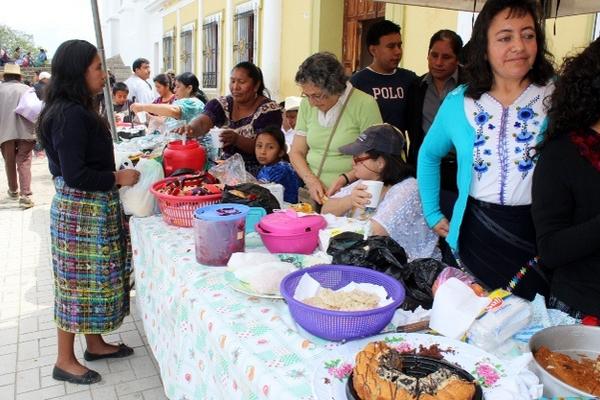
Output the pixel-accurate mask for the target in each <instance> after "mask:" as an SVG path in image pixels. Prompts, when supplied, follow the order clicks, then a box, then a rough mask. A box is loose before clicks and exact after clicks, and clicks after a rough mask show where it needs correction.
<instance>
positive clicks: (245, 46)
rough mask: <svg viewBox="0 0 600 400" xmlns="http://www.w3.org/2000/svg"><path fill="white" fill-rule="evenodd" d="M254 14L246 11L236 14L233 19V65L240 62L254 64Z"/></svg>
mask: <svg viewBox="0 0 600 400" xmlns="http://www.w3.org/2000/svg"><path fill="white" fill-rule="evenodd" d="M254 22H255V14H254V11H246V12H243V13H240V14H236V15H235V17H234V23H235V28H234V42H233V61H234V63H235V64H237V63H239V62H241V61H250V62H252V63H253V62H254V61H255V60H254V43H255V37H254V34H255V26H254Z"/></svg>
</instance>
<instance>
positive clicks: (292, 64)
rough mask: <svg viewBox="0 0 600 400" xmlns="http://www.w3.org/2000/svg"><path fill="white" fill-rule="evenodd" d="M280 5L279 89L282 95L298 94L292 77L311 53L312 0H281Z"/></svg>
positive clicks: (298, 90) (298, 91)
mask: <svg viewBox="0 0 600 400" xmlns="http://www.w3.org/2000/svg"><path fill="white" fill-rule="evenodd" d="M282 6H283V8H282V10H281V14H282V21H281V23H282V30H281V35H282V37H281V61H280V62H281V76H280V81H279V89H280V92H281V95H282V97H287V96H298V95H299V94H300V89H298V86H297V85H296V83H295V82H294V77H295V76H296V71H298V66H299V65H300V64H301V63H302V61H304V59H305V58H306V57H308V56H309V55H310V54H312V40H311V39H312V25H313V21H312V14H313V0H283V4H282Z"/></svg>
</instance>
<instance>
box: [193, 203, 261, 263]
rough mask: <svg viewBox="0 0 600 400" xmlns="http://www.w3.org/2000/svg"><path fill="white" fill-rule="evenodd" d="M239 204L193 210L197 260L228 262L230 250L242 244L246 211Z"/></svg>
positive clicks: (240, 248) (240, 249)
mask: <svg viewBox="0 0 600 400" xmlns="http://www.w3.org/2000/svg"><path fill="white" fill-rule="evenodd" d="M249 209H250V207H248V206H245V205H242V204H230V203H223V204H213V205H210V206H206V207H201V208H198V209H197V210H196V211H194V243H195V247H196V260H197V261H198V262H199V263H200V264H204V265H221V266H224V265H227V262H228V261H229V258H230V257H231V254H233V253H236V252H243V251H244V247H245V228H246V215H247V214H248V211H249Z"/></svg>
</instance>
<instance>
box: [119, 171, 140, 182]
mask: <svg viewBox="0 0 600 400" xmlns="http://www.w3.org/2000/svg"><path fill="white" fill-rule="evenodd" d="M139 180H140V171H138V170H136V169H121V170H118V171H117V172H115V184H117V185H120V186H133V185H135V184H136V183H138V181H139Z"/></svg>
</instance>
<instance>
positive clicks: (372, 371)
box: [352, 342, 475, 400]
mask: <svg viewBox="0 0 600 400" xmlns="http://www.w3.org/2000/svg"><path fill="white" fill-rule="evenodd" d="M403 358H404V355H403V354H401V353H399V352H398V351H397V350H396V349H393V348H391V347H389V346H388V345H387V344H386V343H385V342H371V343H369V344H368V345H367V346H366V347H365V348H364V349H363V350H362V351H360V352H359V353H358V354H357V355H356V365H355V367H354V369H353V376H352V385H353V387H354V390H355V391H356V394H357V395H358V396H359V398H360V400H433V399H438V400H472V399H473V396H474V395H475V384H474V383H473V382H469V381H467V380H465V379H463V378H461V377H460V376H459V375H457V374H456V373H455V372H454V371H452V370H451V369H450V368H446V367H444V366H440V367H439V368H438V369H437V370H436V371H435V372H432V373H430V374H428V375H425V376H422V374H411V373H410V371H409V370H408V369H407V368H406V367H405V365H404V362H403Z"/></svg>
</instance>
